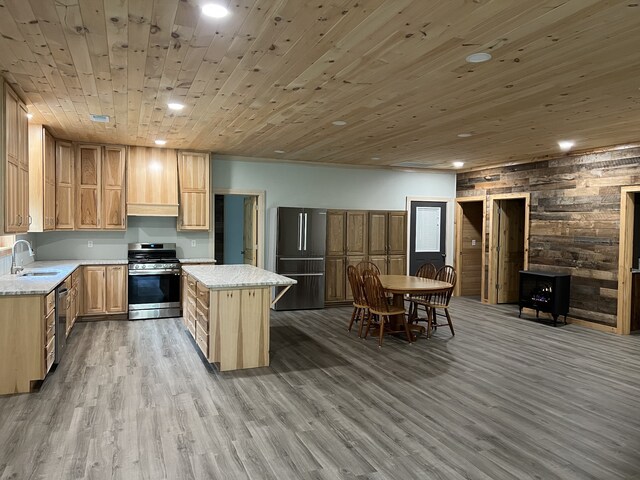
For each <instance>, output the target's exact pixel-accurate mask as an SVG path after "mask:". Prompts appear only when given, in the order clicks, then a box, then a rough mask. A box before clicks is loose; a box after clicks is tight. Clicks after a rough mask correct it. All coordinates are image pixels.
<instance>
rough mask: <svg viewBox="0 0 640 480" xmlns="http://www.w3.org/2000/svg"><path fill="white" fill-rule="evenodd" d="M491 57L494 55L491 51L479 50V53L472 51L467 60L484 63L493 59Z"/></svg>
mask: <svg viewBox="0 0 640 480" xmlns="http://www.w3.org/2000/svg"><path fill="white" fill-rule="evenodd" d="M491 58H492V57H491V54H490V53H486V52H478V53H472V54H471V55H469V56H468V57H467V58H466V60H467V62H469V63H482V62H488V61H489V60H491Z"/></svg>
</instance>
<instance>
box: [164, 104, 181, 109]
mask: <svg viewBox="0 0 640 480" xmlns="http://www.w3.org/2000/svg"><path fill="white" fill-rule="evenodd" d="M167 107H169V110H182V109H183V108H184V105H183V104H181V103H167Z"/></svg>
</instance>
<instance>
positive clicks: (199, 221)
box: [177, 152, 210, 230]
mask: <svg viewBox="0 0 640 480" xmlns="http://www.w3.org/2000/svg"><path fill="white" fill-rule="evenodd" d="M178 185H179V189H180V208H179V211H178V227H177V228H178V230H209V217H210V216H209V203H210V202H209V196H210V191H209V154H208V153H202V152H179V153H178Z"/></svg>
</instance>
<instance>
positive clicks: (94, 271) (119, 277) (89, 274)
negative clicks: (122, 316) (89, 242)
mask: <svg viewBox="0 0 640 480" xmlns="http://www.w3.org/2000/svg"><path fill="white" fill-rule="evenodd" d="M127 273H128V270H127V266H126V265H106V266H105V265H90V266H85V267H84V268H83V275H82V292H83V298H82V305H83V308H82V314H83V315H106V314H117V313H126V312H127V306H128V302H127Z"/></svg>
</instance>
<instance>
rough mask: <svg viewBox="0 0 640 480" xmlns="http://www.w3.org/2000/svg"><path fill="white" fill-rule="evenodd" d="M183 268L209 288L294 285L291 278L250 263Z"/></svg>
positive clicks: (294, 282)
mask: <svg viewBox="0 0 640 480" xmlns="http://www.w3.org/2000/svg"><path fill="white" fill-rule="evenodd" d="M183 270H184V271H185V272H187V273H188V274H189V275H192V276H193V277H194V278H195V279H196V280H198V281H199V282H201V283H203V284H204V285H205V286H206V287H207V288H210V289H228V288H242V287H259V286H284V285H295V284H296V283H297V282H296V281H295V280H293V279H292V278H288V277H284V276H282V275H278V274H277V273H273V272H269V271H268V270H263V269H261V268H256V267H253V266H251V265H194V266H188V265H187V266H185V267H183Z"/></svg>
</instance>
